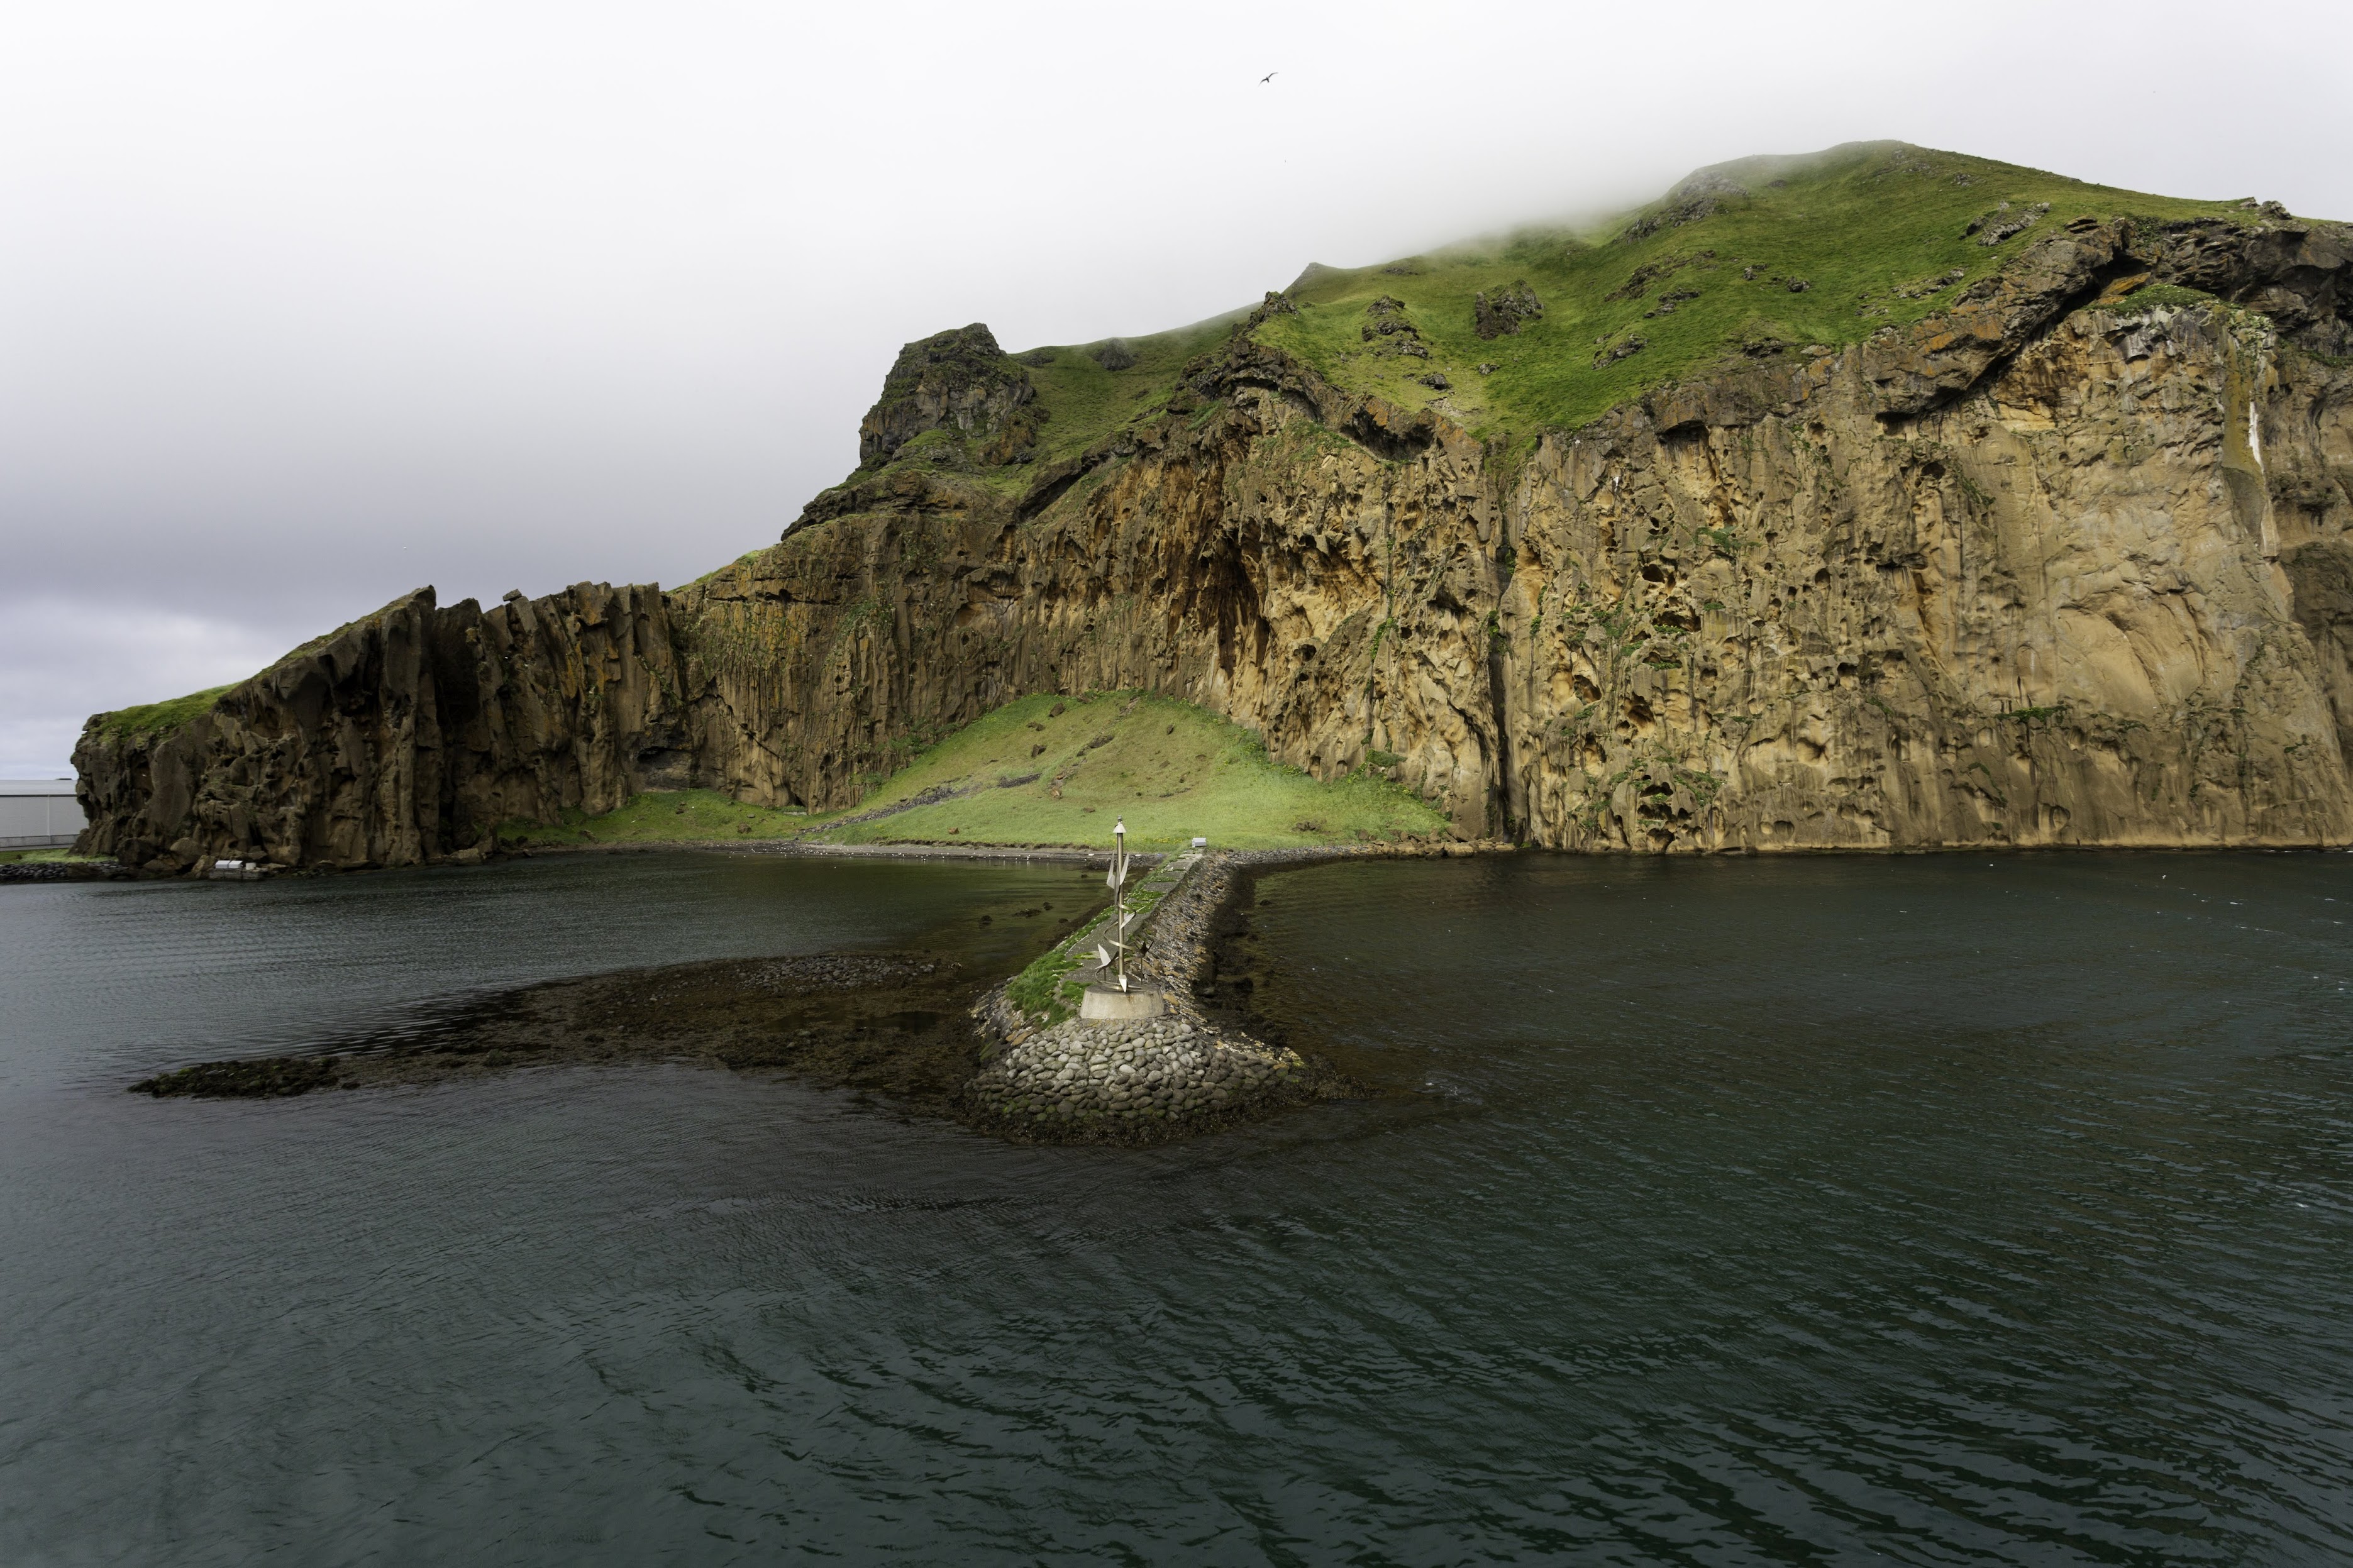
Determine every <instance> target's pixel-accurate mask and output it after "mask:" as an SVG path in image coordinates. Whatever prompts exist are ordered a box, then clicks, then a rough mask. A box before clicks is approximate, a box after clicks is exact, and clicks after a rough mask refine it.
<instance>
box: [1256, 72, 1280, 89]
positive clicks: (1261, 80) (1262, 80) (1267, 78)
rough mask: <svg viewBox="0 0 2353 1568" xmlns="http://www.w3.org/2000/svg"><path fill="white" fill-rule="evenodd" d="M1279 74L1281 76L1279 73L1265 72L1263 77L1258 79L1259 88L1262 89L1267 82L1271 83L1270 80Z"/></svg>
mask: <svg viewBox="0 0 2353 1568" xmlns="http://www.w3.org/2000/svg"><path fill="white" fill-rule="evenodd" d="M1280 74H1281V73H1280V72H1276V71H1269V72H1267V73H1266V74H1265V75H1264V76H1262V77H1261V78H1259V79H1258V84H1259V86H1261V87H1264V86H1265V85H1266V84H1267V83H1268V82H1271V81H1272V80H1273V79H1275V78H1276V76H1278V75H1280Z"/></svg>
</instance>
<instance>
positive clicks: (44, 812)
mask: <svg viewBox="0 0 2353 1568" xmlns="http://www.w3.org/2000/svg"><path fill="white" fill-rule="evenodd" d="M84 821H85V818H84V817H83V816H82V814H81V803H80V802H79V801H78V800H76V799H74V782H73V780H71V779H0V849H47V848H52V847H58V846H61V845H67V844H71V843H72V842H73V841H74V835H76V834H78V833H79V832H80V831H81V830H82V825H83V823H84Z"/></svg>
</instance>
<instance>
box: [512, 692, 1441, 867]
mask: <svg viewBox="0 0 2353 1568" xmlns="http://www.w3.org/2000/svg"><path fill="white" fill-rule="evenodd" d="M1057 710H1059V711H1057ZM1058 789H1059V791H1060V794H1059V795H1057V793H1056V792H1057V790H1058ZM1122 819H1124V821H1125V822H1126V824H1127V830H1128V842H1129V844H1130V845H1131V846H1132V847H1135V848H1138V849H1166V848H1174V847H1179V846H1181V845H1183V844H1184V843H1185V842H1186V841H1187V839H1189V838H1192V837H1196V836H1198V837H1205V838H1207V839H1208V840H1209V842H1210V843H1211V844H1213V845H1216V846H1218V847H1221V848H1229V849H1236V848H1240V849H1268V848H1281V847H1290V846H1299V845H1315V844H1330V843H1361V842H1364V841H1366V840H1368V839H1394V838H1398V837H1419V836H1422V835H1428V834H1437V833H1441V832H1443V831H1444V830H1445V827H1446V820H1445V818H1444V817H1443V816H1440V814H1439V813H1438V812H1437V811H1435V810H1434V809H1432V808H1431V807H1430V806H1429V805H1426V804H1425V803H1423V802H1422V801H1421V800H1419V799H1418V798H1416V797H1415V796H1414V795H1410V794H1409V793H1407V792H1406V791H1405V790H1403V789H1400V788H1399V787H1398V786H1397V785H1396V784H1391V783H1389V782H1388V780H1387V779H1386V778H1375V777H1370V776H1366V775H1364V774H1358V775H1356V776H1355V777H1351V778H1347V779H1343V780H1341V781H1339V782H1337V783H1335V784H1322V783H1319V782H1317V781H1316V780H1314V779H1313V778H1310V777H1309V776H1308V775H1307V774H1305V773H1301V772H1300V771H1298V770H1297V769H1295V768H1286V767H1282V766H1279V765H1277V764H1276V763H1271V762H1269V761H1268V760H1267V757H1266V753H1265V751H1264V750H1263V749H1262V748H1261V746H1260V744H1259V742H1258V741H1257V739H1256V738H1255V737H1254V736H1252V735H1251V734H1250V732H1249V731H1246V730H1243V729H1241V728H1240V727H1239V726H1238V725H1234V724H1230V723H1229V722H1227V721H1225V720H1223V719H1220V718H1218V717H1217V716H1216V715H1214V714H1211V713H1207V712H1204V711H1203V710H1200V709H1198V708H1195V707H1192V706H1191V705H1189V704H1187V703H1183V702H1178V701H1176V700H1171V699H1168V698H1162V697H1152V696H1146V695H1143V694H1140V693H1122V692H1110V693H1101V694H1096V695H1093V696H1091V697H1070V698H1061V697H1025V698H1022V699H1021V700H1018V701H1016V702H1011V703H1008V704H1007V705H1006V706H1005V707H1003V708H1000V709H998V710H996V711H995V712H993V713H990V714H988V715H987V716H986V717H985V718H982V719H979V720H976V721H974V722H973V723H971V724H968V725H966V726H965V727H964V728H963V729H961V730H958V731H955V733H953V734H951V735H949V736H947V737H946V738H945V739H944V740H942V741H941V742H939V743H938V744H936V745H934V746H933V747H932V748H931V749H930V750H929V751H926V752H923V753H922V754H921V755H920V756H918V757H916V758H915V759H914V761H913V762H912V763H909V764H908V765H907V766H906V767H904V768H902V769H901V770H900V771H899V772H898V773H894V774H892V776H891V778H889V779H888V780H886V781H884V782H883V783H882V784H881V785H880V786H879V787H878V788H877V789H875V790H874V792H873V793H872V794H871V795H868V796H867V797H866V798H865V799H864V800H862V801H860V802H859V803H858V805H855V806H852V807H850V808H849V809H848V810H846V811H841V812H835V813H831V814H829V815H828V816H801V815H798V814H796V813H788V812H776V811H767V810H764V809H761V808H758V807H750V806H743V805H736V804H735V803H734V802H733V801H730V800H728V799H727V798H726V797H725V796H724V795H717V794H714V793H712V792H711V791H707V790H693V791H672V792H655V793H651V794H648V795H639V796H638V797H637V798H636V799H634V800H632V801H630V802H629V804H628V805H626V806H624V807H622V808H621V809H620V810H618V811H616V812H612V813H610V814H608V815H607V816H601V817H594V818H591V817H585V816H579V815H577V814H571V815H569V816H567V818H566V820H565V821H564V822H562V823H556V824H548V825H543V826H533V825H529V824H522V823H515V824H510V825H509V826H508V827H507V828H506V829H505V830H503V831H502V833H501V838H502V839H503V841H505V842H507V843H510V844H585V843H602V844H622V843H641V844H659V843H666V842H667V843H677V842H683V841H707V840H711V839H731V838H732V839H743V840H745V841H750V840H754V839H760V838H807V839H810V840H813V841H816V842H820V843H834V844H893V843H910V842H913V843H933V842H940V843H959V842H961V843H972V844H1028V845H1080V846H1085V847H1101V846H1103V845H1107V844H1108V843H1109V842H1110V841H1111V831H1112V824H1113V822H1115V821H1119V820H1122Z"/></svg>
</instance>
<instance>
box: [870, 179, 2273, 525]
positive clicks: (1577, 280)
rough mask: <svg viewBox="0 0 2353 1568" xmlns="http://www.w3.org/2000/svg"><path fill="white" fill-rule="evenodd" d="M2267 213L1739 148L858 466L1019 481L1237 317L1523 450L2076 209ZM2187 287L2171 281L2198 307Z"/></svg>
mask: <svg viewBox="0 0 2353 1568" xmlns="http://www.w3.org/2000/svg"><path fill="white" fill-rule="evenodd" d="M2274 215H2276V216H2284V214H2276V209H2275V208H2273V209H2267V208H2266V207H2265V206H2264V205H2262V204H2259V203H2256V202H2254V201H2252V200H2237V201H2183V200H2177V199H2174V198H2170V197H2165V196H2151V195H2138V194H2137V193H2134V192H2131V191H2122V190H2116V189H2114V188H2113V187H2110V186H2105V185H2092V184H2084V183H2083V182H2081V181H2078V180H2070V179H2067V178H2065V177H2063V176H2062V175H2058V174H2044V173H2042V171H2040V170H2036V169H2021V168H2019V167H2017V166H2015V165H2013V164H2009V163H1994V162H1991V161H1990V160H1988V159H1984V158H1971V157H1967V156H1964V155H1962V154H1960V153H1939V152H1931V151H1929V150H1927V149H1926V148H1919V147H1912V146H1908V145H1905V143H1903V142H1861V143H1855V144H1852V145H1849V146H1844V147H1838V148H1834V149H1832V150H1831V151H1830V152H1828V153H1815V154H1811V155H1807V156H1799V157H1758V158H1745V159H1741V160H1739V161H1737V162H1736V163H1723V164H1718V165H1716V166H1715V167H1713V168H1708V169H1703V170H1700V171H1699V172H1698V173H1696V174H1693V175H1691V176H1690V177H1689V178H1688V179H1686V180H1684V181H1683V183H1682V184H1678V185H1677V186H1676V187H1675V188H1674V190H1672V192H1670V193H1669V194H1668V195H1666V196H1664V197H1663V198H1662V199H1661V200H1659V201H1657V202H1655V203H1653V204H1651V205H1649V206H1647V207H1644V208H1642V209H1641V210H1639V211H1637V212H1635V213H1633V214H1630V215H1627V216H1621V217H1619V218H1615V219H1611V220H1609V221H1608V222H1606V223H1604V224H1602V225H1600V226H1596V227H1593V228H1590V229H1582V230H1580V229H1572V228H1553V227H1544V228H1530V229H1526V230H1523V231H1520V232H1518V233H1514V234H1510V235H1505V236H1502V237H1495V238H1492V239H1488V240H1482V241H1469V242H1465V243H1463V244H1461V245H1458V246H1452V247H1447V248H1445V249H1441V250H1436V251H1431V252H1429V253H1427V254H1424V255H1419V256H1411V257H1405V258H1398V259H1394V260H1390V261H1387V262H1383V263H1378V264H1376V265H1373V266H1368V267H1358V268H1338V267H1327V266H1324V265H1322V264H1311V265H1310V266H1309V267H1308V268H1306V270H1305V271H1304V272H1303V273H1302V274H1301V275H1300V276H1299V278H1298V279H1297V280H1296V281H1295V282H1293V284H1292V285H1291V287H1290V288H1289V289H1285V290H1283V291H1282V293H1281V294H1279V295H1275V296H1271V299H1270V302H1269V303H1268V304H1267V305H1265V306H1262V307H1261V308H1260V309H1258V310H1237V311H1235V312H1234V313H1233V314H1232V315H1230V316H1226V317H1220V318H1218V319H1217V320H1214V321H1207V322H1203V323H1200V324H1198V325H1196V326H1191V327H1185V328H1180V329H1178V330H1176V331H1170V332H1164V333H1161V334H1158V335H1156V336H1153V337H1141V338H1126V339H1120V338H1113V339H1108V340H1105V341H1103V342H1095V343H1088V344H1081V345H1050V346H1046V347H1041V348H1035V349H1029V350H1025V351H1022V352H1020V353H1014V354H1011V355H1009V356H1008V357H1009V358H1010V359H1011V360H1012V361H1013V362H1014V363H1017V364H1018V365H1019V366H1020V367H1022V371H1023V373H1025V374H1026V375H1027V378H1028V380H1029V384H1030V386H1031V387H1032V388H1033V389H1034V390H1033V398H1032V401H1033V402H1034V408H1035V412H1034V413H1033V415H1032V416H1031V419H1032V422H1033V425H1034V440H1033V443H1032V444H1029V445H1024V446H1018V447H1002V448H998V449H996V450H990V449H987V447H982V446H976V444H975V443H973V442H971V441H969V440H967V439H964V438H962V437H961V433H960V432H958V431H957V430H956V429H955V426H953V424H951V425H950V426H947V427H945V428H942V429H938V430H934V432H932V433H931V434H929V435H928V436H926V437H923V438H921V439H918V440H916V441H914V442H912V443H910V444H909V445H908V446H906V447H902V448H900V449H898V450H897V451H896V452H895V453H894V454H893V455H892V458H890V459H889V460H888V461H886V462H881V463H875V464H873V465H872V466H871V468H867V467H862V468H860V475H865V474H868V473H872V472H877V471H881V472H888V471H891V470H892V469H895V468H901V467H928V468H946V469H952V470H960V471H968V472H973V473H975V474H976V475H979V476H986V477H987V478H988V479H991V480H993V482H996V483H998V484H1001V485H1004V486H1006V487H1008V488H1009V489H1020V488H1023V487H1024V485H1025V482H1026V476H1025V475H1024V474H1023V473H1022V472H1021V471H1020V470H1021V469H1022V468H1023V467H1024V465H1026V464H1029V463H1032V462H1034V463H1038V464H1041V465H1043V464H1051V463H1053V462H1055V461H1057V460H1060V459H1064V458H1072V457H1075V456H1077V455H1078V454H1080V453H1081V452H1082V451H1084V450H1085V449H1086V448H1087V447H1090V446H1092V445H1093V444H1094V443H1096V442H1099V441H1101V440H1103V438H1104V437H1107V436H1109V435H1110V434H1111V433H1112V432H1113V431H1114V430H1116V429H1117V428H1119V427H1120V426H1127V425H1134V424H1135V423H1137V422H1138V421H1140V420H1144V419H1148V418H1149V417H1151V416H1154V415H1155V414H1156V413H1158V412H1159V411H1161V410H1162V409H1164V408H1165V407H1166V405H1167V403H1168V400H1169V398H1170V396H1171V395H1174V394H1176V391H1177V389H1178V388H1179V386H1181V385H1182V384H1183V382H1184V379H1185V376H1186V374H1187V367H1188V366H1189V365H1191V364H1192V363H1193V362H1194V361H1195V360H1196V359H1197V358H1198V357H1199V356H1200V355H1201V354H1202V353H1205V352H1206V351H1208V350H1209V349H1211V348H1214V347H1215V346H1217V345H1218V344H1219V343H1221V342H1224V341H1225V340H1226V339H1227V338H1228V337H1229V335H1231V334H1232V333H1233V332H1234V331H1237V330H1240V331H1244V332H1247V333H1248V335H1249V336H1250V337H1251V338H1252V339H1253V340H1255V341H1257V342H1262V343H1265V344H1267V345H1269V346H1270V347H1272V348H1276V349H1280V350H1282V352H1283V353H1287V354H1290V355H1293V356H1294V357H1296V358H1297V359H1299V360H1300V361H1302V362H1303V363H1306V364H1308V365H1310V366H1312V367H1313V368H1314V370H1315V372H1316V373H1317V374H1320V375H1321V376H1323V377H1324V379H1325V380H1326V381H1328V382H1330V383H1331V384H1334V385H1335V386H1337V387H1341V388H1345V389H1346V390H1347V391H1350V392H1356V393H1363V394H1369V395H1377V396H1379V397H1382V398H1385V399H1387V400H1388V401H1390V402H1392V403H1395V404H1397V405H1399V406H1401V407H1421V406H1429V407H1433V408H1436V409H1438V410H1440V411H1441V412H1442V413H1444V414H1445V415H1446V416H1447V417H1448V418H1450V419H1451V420H1453V421H1454V422H1455V423H1457V424H1459V425H1461V426H1462V427H1463V428H1464V429H1465V430H1466V431H1468V432H1469V433H1470V434H1471V435H1472V436H1473V437H1477V438H1479V439H1481V440H1493V441H1502V442H1506V443H1509V442H1521V441H1525V440H1527V439H1529V438H1531V437H1535V436H1536V435H1538V434H1540V433H1542V432H1545V431H1547V430H1574V429H1576V428H1577V427H1579V426H1584V425H1587V424H1589V423H1590V422H1592V421H1593V420H1594V419H1596V418H1599V416H1601V415H1603V414H1604V413H1606V412H1607V411H1608V410H1609V409H1610V408H1613V407H1615V406H1617V405H1620V404H1623V403H1625V402H1627V401H1629V400H1630V399H1632V398H1634V397H1636V396H1638V395H1641V394H1642V393H1644V392H1647V391H1649V390H1651V388H1653V387H1656V386H1659V385H1661V384H1665V383H1668V382H1672V381H1674V380H1678V379H1681V378H1684V377H1689V376H1693V375H1697V374H1706V373H1707V372H1708V371H1710V370H1715V369H1721V368H1724V367H1725V366H1727V365H1731V366H1741V365H1747V364H1753V363H1756V362H1757V361H1759V360H1771V359H1775V358H1778V357H1781V356H1786V355H1789V354H1792V353H1801V352H1803V351H1805V350H1806V349H1808V348H1810V347H1813V346H1816V345H1820V346H1822V347H1829V348H1837V347H1840V346H1842V345H1845V344H1848V343H1852V342H1859V341H1861V340H1862V339H1864V338H1866V337H1869V336H1870V335H1872V334H1873V332H1875V331H1879V330H1880V329H1881V328H1883V327H1885V326H1889V325H1901V324H1908V323H1911V322H1914V321H1920V320H1922V319H1923V318H1925V317H1926V316H1928V315H1930V314H1932V313H1933V312H1935V311H1936V310H1940V309H1943V308H1945V307H1947V306H1949V305H1951V304H1952V303H1953V302H1954V301H1955V300H1958V299H1960V298H1961V297H1962V296H1963V295H1964V294H1965V293H1966V292H1967V290H1968V285H1969V284H1971V283H1973V282H1979V281H1982V280H1983V279H1988V278H1989V277H1991V276H1992V275H1993V274H1995V273H1996V272H1998V271H1999V270H2000V268H2001V266H2002V265H2003V263H2004V262H2006V261H2007V260H2009V259H2010V258H2011V257H2012V256H2014V255H2016V254H2017V252H2018V251H2019V250H2021V249H2022V248H2023V247H2025V245H2026V244H2027V243H2028V242H2030V241H2031V240H2032V239H2034V238H2037V237H2042V236H2046V235H2049V234H2051V233H2053V232H2058V231H2063V230H2064V229H2065V228H2066V227H2067V226H2068V225H2069V224H2080V223H2083V222H2084V221H2085V220H2090V221H2092V222H2094V223H2106V222H2109V221H2112V220H2116V219H2131V218H2140V219H2144V220H2150V221H2173V220H2185V219H2189V220H2195V219H2205V220H2211V221H2213V222H2217V223H2221V224H2225V225H2230V226H2235V227H2251V226H2257V225H2261V224H2264V223H2266V222H2269V221H2272V219H2273V217H2274ZM2118 281H2119V282H2120V283H2125V284H2129V285H2131V286H2133V287H2143V286H2147V285H2148V284H2149V281H2150V280H2149V279H2147V277H2143V278H2141V279H2139V280H2138V282H2137V284H2134V283H2133V281H2132V279H2131V278H2130V276H2129V274H2127V275H2126V277H2124V278H2121V279H2118ZM2182 292H2183V291H2181V290H2179V289H2177V290H2175V291H2174V292H2173V293H2172V294H2171V295H2169V296H2168V297H2170V298H2173V299H2174V300H2175V302H2176V303H2183V302H2187V301H2186V300H2183V299H2182V298H2181V294H2182ZM974 330H975V329H972V328H965V329H963V332H964V333H969V332H971V331H974ZM984 330H985V329H984ZM961 336H962V333H943V334H941V338H938V339H934V340H931V342H941V341H942V340H943V339H949V340H954V339H957V338H960V337H961ZM921 347H923V345H911V348H921ZM903 363H904V362H903V361H902V364H903ZM870 456H871V454H870ZM1008 459H1010V461H1008Z"/></svg>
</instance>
